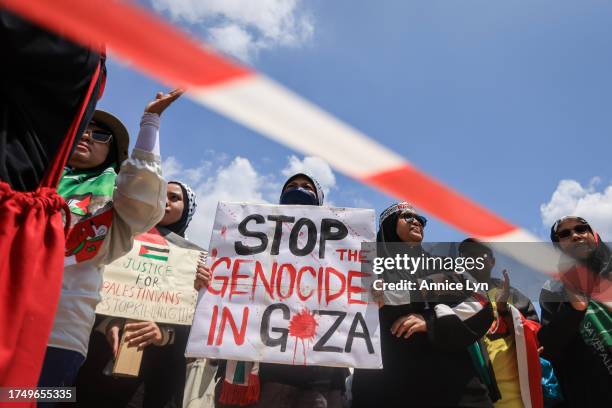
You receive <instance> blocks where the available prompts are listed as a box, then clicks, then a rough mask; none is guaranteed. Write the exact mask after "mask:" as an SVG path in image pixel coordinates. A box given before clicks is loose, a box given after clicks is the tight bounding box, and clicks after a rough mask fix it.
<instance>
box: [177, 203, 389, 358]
mask: <svg viewBox="0 0 612 408" xmlns="http://www.w3.org/2000/svg"><path fill="white" fill-rule="evenodd" d="M374 225H375V223H374V211H373V210H365V209H348V208H327V207H316V206H302V205H290V206H278V205H255V204H238V203H226V202H220V203H219V205H218V207H217V213H216V216H215V223H214V226H213V232H212V238H211V243H210V252H209V258H208V262H207V264H208V266H209V267H210V269H211V272H212V279H211V282H210V285H209V287H208V289H203V290H202V291H201V292H200V297H199V300H198V305H197V307H196V314H195V318H194V324H193V326H192V330H191V334H190V337H189V343H188V345H187V352H186V355H187V356H188V357H210V358H221V359H229V360H245V361H265V362H273V363H283V364H299V365H325V366H350V367H361V368H380V367H381V366H382V363H381V354H380V335H379V323H378V307H377V305H376V304H375V303H374V302H373V300H371V291H370V288H371V283H372V281H373V278H374V277H373V275H372V274H371V273H367V272H362V268H361V266H362V265H361V264H362V262H361V261H362V257H363V256H364V254H363V253H361V243H362V242H366V241H373V240H374V239H375V232H374Z"/></svg>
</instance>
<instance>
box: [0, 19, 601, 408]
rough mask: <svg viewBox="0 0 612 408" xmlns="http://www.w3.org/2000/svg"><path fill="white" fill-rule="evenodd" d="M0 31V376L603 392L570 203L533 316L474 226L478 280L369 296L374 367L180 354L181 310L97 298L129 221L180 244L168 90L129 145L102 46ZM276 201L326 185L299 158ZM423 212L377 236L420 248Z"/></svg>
mask: <svg viewBox="0 0 612 408" xmlns="http://www.w3.org/2000/svg"><path fill="white" fill-rule="evenodd" d="M0 38H1V39H2V40H1V41H0V47H1V49H2V55H3V56H4V57H5V58H4V59H3V63H2V64H0V70H1V72H2V74H1V75H0V81H1V85H0V93H1V98H0V231H1V233H0V330H1V331H2V335H0V386H6V387H8V386H13V387H16V386H21V387H24V386H31V387H34V386H39V387H68V386H76V387H77V388H76V389H77V402H76V404H78V405H80V406H83V407H90V406H101V407H128V406H129V407H179V406H189V407H193V406H205V405H204V404H205V401H204V399H203V398H200V399H198V398H197V397H198V396H199V397H202V396H203V394H204V392H205V390H206V389H207V388H208V387H209V385H210V388H211V389H212V390H213V394H214V397H213V400H214V406H216V407H220V408H221V407H223V408H227V407H262V408H266V407H269V408H277V407H278V408H285V407H286V408H294V407H300V408H301V407H304V408H307V407H308V408H310V407H321V408H324V407H327V408H340V407H347V406H350V407H355V408H358V407H379V406H380V407H411V406H414V407H426V406H439V407H450V406H461V407H491V406H495V407H523V406H525V407H543V406H550V407H552V406H559V407H562V406H567V407H585V406H588V407H599V406H608V407H610V406H612V317H611V309H610V308H611V306H610V304H611V303H610V302H606V301H605V299H604V300H602V299H601V298H600V297H598V296H596V295H597V294H601V293H604V292H605V289H606V288H609V282H610V279H611V277H610V273H611V272H612V253H611V251H610V248H609V247H608V246H607V245H606V244H605V243H604V242H603V241H602V238H601V237H600V236H599V235H598V234H597V232H596V231H595V230H594V229H593V228H592V226H591V225H590V224H589V222H588V221H587V220H585V219H583V218H580V217H577V216H573V215H568V216H566V217H564V218H561V219H560V220H558V221H557V222H555V223H554V225H553V226H552V227H551V232H550V239H551V241H552V242H553V244H554V245H555V246H556V247H557V248H558V249H559V251H560V253H561V254H562V256H561V261H560V263H559V272H562V273H560V274H559V275H558V276H557V277H555V278H554V279H552V278H551V279H550V280H549V281H548V282H547V283H546V284H545V286H544V288H542V292H541V298H540V302H539V303H540V307H541V315H540V316H538V314H537V312H536V308H535V307H534V305H533V304H532V302H531V301H530V300H529V298H527V297H526V296H525V295H524V294H522V293H521V291H520V290H518V289H517V288H515V287H513V286H512V285H511V284H510V273H509V272H508V271H506V270H504V271H503V272H502V276H503V279H495V278H493V277H492V271H493V270H494V268H495V254H494V252H493V251H492V249H491V248H490V247H489V246H487V245H486V244H484V243H482V242H479V241H478V240H476V239H473V238H467V239H466V240H464V241H463V242H462V243H461V245H460V246H459V252H460V254H461V255H462V256H469V257H481V258H483V259H484V260H485V261H484V264H485V268H484V269H483V270H481V271H479V272H478V273H475V274H474V275H473V276H472V278H473V279H474V280H476V281H478V282H486V283H488V284H489V290H488V291H485V292H478V291H464V292H457V293H453V294H452V295H448V296H437V297H434V298H427V297H424V298H415V297H411V296H406V295H405V294H402V293H391V292H390V293H384V294H382V301H381V302H380V308H379V320H380V343H381V353H382V361H383V368H382V369H359V368H357V369H355V370H349V368H348V367H325V366H305V365H282V364H271V363H266V362H260V363H256V362H248V361H224V360H217V361H211V360H209V361H205V360H195V361H193V360H187V359H186V358H185V348H186V344H187V339H188V336H189V326H185V325H171V324H161V323H159V324H158V323H155V322H146V321H144V322H126V321H125V319H121V318H115V317H112V316H104V315H99V314H96V305H97V304H98V302H99V301H100V289H101V286H102V276H103V273H104V266H105V265H108V264H110V263H111V262H112V261H115V260H117V259H120V258H121V257H122V256H125V254H126V253H127V252H128V251H129V250H130V249H131V247H132V245H133V242H134V238H135V237H137V236H138V235H139V234H142V233H145V232H147V231H150V230H151V229H152V228H154V229H155V231H157V232H158V233H160V234H162V235H164V236H167V235H169V234H172V235H173V236H176V237H178V238H176V239H177V242H179V245H185V246H189V245H190V243H189V242H188V240H186V239H185V238H184V237H185V232H186V230H187V229H188V226H189V223H190V221H191V219H192V217H193V215H194V212H195V208H196V197H195V194H194V192H193V190H192V189H191V188H190V186H188V185H186V184H185V183H182V182H179V181H170V182H167V181H166V180H164V178H163V174H162V169H161V151H162V149H161V148H160V119H161V116H162V113H163V112H164V111H165V110H166V109H167V108H168V107H169V106H170V105H171V104H172V103H173V102H174V101H175V100H177V98H179V97H180V96H181V94H182V91H181V90H175V91H172V92H170V93H167V94H166V93H158V94H157V95H156V97H155V98H154V100H153V101H152V102H150V103H149V104H147V105H146V107H145V110H144V114H143V116H142V119H141V122H140V132H139V134H138V136H137V139H136V142H135V145H134V148H133V149H132V151H131V154H130V153H129V152H128V146H129V135H128V131H127V129H126V127H125V125H124V124H123V123H122V122H121V120H120V119H119V118H117V117H115V116H114V115H113V114H111V113H109V112H104V111H101V110H96V108H95V106H96V103H97V101H98V100H99V99H100V98H101V97H102V95H103V92H104V87H105V83H106V76H107V72H106V67H105V60H106V57H105V55H104V52H103V51H100V48H99V47H98V48H95V47H94V48H92V49H87V48H83V47H80V46H78V45H76V44H73V43H71V42H70V41H67V40H65V39H63V38H61V37H59V36H57V35H55V34H51V33H49V32H46V31H44V30H41V29H39V28H37V27H36V26H33V25H31V24H30V23H28V22H26V21H24V20H22V19H20V18H18V17H16V16H15V15H12V14H11V13H8V12H6V11H2V10H0ZM96 49H97V50H98V51H95V50H96ZM279 204H281V205H295V204H300V205H311V206H323V205H324V194H323V190H322V189H321V188H320V186H319V183H318V182H317V180H315V179H314V178H313V177H311V176H309V175H307V174H302V173H298V174H295V175H293V176H291V177H290V178H289V179H288V180H287V181H286V183H285V184H284V185H283V187H282V189H281V191H280V199H279ZM209 216H211V217H212V216H213V214H210V215H209ZM610 216H611V217H612V214H610ZM474 222H477V220H474ZM426 224H427V219H426V218H425V217H424V216H423V215H422V214H419V212H418V211H417V210H416V209H415V208H414V207H412V206H411V205H410V204H409V203H407V202H401V203H397V204H394V205H392V206H390V207H389V208H387V209H386V210H385V211H384V212H383V213H382V214H381V215H380V219H379V230H378V234H377V242H378V244H379V250H382V251H385V252H387V254H386V255H387V256H394V255H396V254H398V253H401V254H408V255H409V256H416V257H418V256H421V255H423V254H426V251H425V249H424V248H423V246H422V245H421V243H422V242H423V239H424V235H425V228H426ZM205 258H206V252H205V251H203V252H202V254H201V258H200V261H199V262H198V264H197V265H195V266H194V271H193V273H194V288H195V289H196V290H201V289H203V288H205V287H206V286H207V285H208V283H209V280H210V278H211V273H210V270H209V269H208V268H207V267H206V266H205ZM382 279H383V280H384V281H386V282H394V281H399V280H401V279H408V280H410V279H428V280H432V281H436V280H443V279H448V275H444V276H442V275H440V274H438V273H436V272H431V271H424V270H419V271H417V273H416V274H410V275H406V276H403V275H402V273H401V271H395V272H394V273H390V272H384V273H383V274H382ZM455 279H463V277H461V275H456V276H455ZM602 288H603V289H602ZM374 295H375V296H378V295H380V294H374ZM124 334H125V336H124V337H125V341H127V342H128V344H129V346H131V347H137V348H139V349H142V350H144V352H143V359H142V365H141V371H140V375H139V376H138V377H137V378H122V377H112V376H110V375H108V364H109V362H111V361H112V360H113V359H114V358H115V357H116V356H117V353H118V349H119V344H120V340H121V337H122V336H123V335H124ZM195 370H201V371H202V372H204V375H195V374H194V372H195ZM236 372H241V373H242V380H241V381H240V383H239V384H238V385H239V386H238V387H236V381H235V373H236ZM206 373H208V375H207V374H206ZM200 374H202V373H200ZM230 375H231V377H232V378H230ZM194 382H195V383H194ZM194 390H195V391H194ZM194 393H195V395H196V398H195V399H193V398H192V396H193V394H194ZM194 401H195V402H194ZM198 404H201V405H198Z"/></svg>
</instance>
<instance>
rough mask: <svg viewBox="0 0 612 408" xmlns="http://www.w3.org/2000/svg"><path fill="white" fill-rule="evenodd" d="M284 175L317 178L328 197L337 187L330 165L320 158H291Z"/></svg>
mask: <svg viewBox="0 0 612 408" xmlns="http://www.w3.org/2000/svg"><path fill="white" fill-rule="evenodd" d="M282 173H283V176H285V177H291V176H293V175H294V174H296V173H305V174H308V175H309V176H312V177H314V178H316V179H317V181H318V182H319V184H321V188H322V189H323V193H325V195H326V196H327V195H328V194H329V190H330V189H331V188H333V187H335V185H336V176H334V172H333V171H332V169H331V167H329V164H327V162H326V161H325V160H323V159H321V158H320V157H313V156H308V157H304V160H300V159H299V158H297V157H296V156H290V157H289V162H288V163H287V166H286V167H285V168H284V169H283V171H282ZM326 204H327V205H329V204H328V203H326Z"/></svg>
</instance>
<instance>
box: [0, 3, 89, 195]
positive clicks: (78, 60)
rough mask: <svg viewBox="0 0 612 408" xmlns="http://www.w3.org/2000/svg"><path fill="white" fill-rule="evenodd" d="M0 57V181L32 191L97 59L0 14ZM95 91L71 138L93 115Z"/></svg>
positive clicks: (59, 142) (71, 117)
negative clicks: (0, 61) (77, 128)
mask: <svg viewBox="0 0 612 408" xmlns="http://www.w3.org/2000/svg"><path fill="white" fill-rule="evenodd" d="M0 59H1V60H2V63H0V180H2V181H5V182H7V183H8V184H9V185H10V186H11V187H12V188H13V189H14V190H17V191H32V190H35V189H36V188H37V187H38V186H39V184H40V182H41V180H42V178H43V176H44V174H45V171H46V169H47V167H48V166H49V164H50V163H51V161H52V160H53V158H54V157H55V154H56V153H57V151H58V149H59V147H60V146H61V145H62V144H63V142H64V140H65V139H66V137H67V136H68V131H69V128H70V126H71V124H72V122H73V121H74V120H75V118H76V117H78V110H79V107H80V106H81V105H82V103H83V101H84V99H85V97H86V93H87V90H88V88H89V85H90V83H91V80H92V78H93V75H94V73H95V71H96V68H97V66H98V64H99V63H100V55H99V54H97V53H95V52H93V51H90V50H88V49H85V48H83V47H80V46H77V45H76V44H74V43H72V42H69V41H67V40H65V39H62V38H60V37H58V36H56V35H54V34H51V33H49V32H46V31H43V30H41V29H40V28H38V27H36V26H34V25H32V24H30V23H28V22H26V21H24V20H22V19H21V18H19V17H16V16H15V15H13V14H11V13H9V12H7V11H4V10H0ZM99 87H100V82H99V81H98V83H97V84H96V88H95V89H94V92H93V94H92V97H91V98H90V99H89V100H88V101H87V108H86V112H85V115H84V116H83V117H82V119H81V121H80V125H79V130H78V132H77V135H81V134H82V133H83V130H84V129H85V126H86V124H87V123H88V122H89V119H90V118H91V116H92V115H93V111H94V109H95V104H96V100H97V95H98V92H99ZM78 139H79V137H77V138H76V139H75V142H76V141H78ZM73 145H74V144H73Z"/></svg>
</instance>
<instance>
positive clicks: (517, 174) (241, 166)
mask: <svg viewBox="0 0 612 408" xmlns="http://www.w3.org/2000/svg"><path fill="white" fill-rule="evenodd" d="M140 3H141V4H142V5H144V6H146V7H148V8H150V9H151V10H154V11H155V12H156V13H158V14H160V15H162V16H163V17H164V18H166V19H167V20H168V21H170V22H172V23H173V24H176V25H178V26H180V27H182V28H183V29H185V30H188V31H190V32H191V33H192V34H193V35H195V36H197V37H199V38H200V39H202V40H206V41H208V42H212V43H215V44H216V45H218V46H220V47H223V48H224V51H226V52H228V53H233V54H234V55H236V56H238V57H239V58H242V59H243V60H244V61H245V62H246V63H247V64H249V65H250V66H252V67H254V68H255V69H257V70H259V71H262V72H264V73H265V74H267V75H268V76H270V77H272V78H274V79H276V80H277V81H278V82H280V83H282V84H284V85H285V86H287V87H289V88H290V89H292V90H294V91H295V92H297V93H299V94H300V95H302V96H304V97H305V98H307V99H309V100H310V101H313V102H315V103H316V104H318V105H319V106H321V107H322V108H324V109H325V110H327V111H329V112H331V113H332V114H334V115H336V116H338V117H339V118H340V119H342V120H344V121H346V122H347V123H349V124H351V125H352V126H354V127H356V128H358V129H359V130H361V131H363V132H365V133H366V134H368V135H370V136H371V137H373V138H375V139H376V140H378V141H379V142H381V143H382V144H384V145H386V146H388V147H390V148H392V149H394V150H395V151H396V152H398V153H400V154H401V155H402V156H404V157H406V158H407V159H408V160H410V161H411V162H412V163H414V164H416V165H417V166H418V167H419V168H421V169H422V170H425V171H426V172H428V173H429V174H431V175H433V176H435V177H437V178H438V179H440V180H442V181H443V182H445V183H447V184H448V185H450V186H452V187H453V188H455V189H457V190H459V191H460V192H462V193H463V194H466V195H467V196H469V197H471V198H472V199H474V200H476V201H478V202H480V203H482V204H483V205H485V206H486V207H488V208H490V209H492V210H493V211H495V212H497V213H498V214H500V215H502V216H504V217H505V218H507V219H509V220H510V221H512V222H513V223H516V224H518V225H521V226H523V227H525V228H527V229H529V230H531V231H532V232H534V233H536V234H537V235H540V236H543V237H546V235H547V232H546V228H545V227H544V222H546V224H548V222H550V219H553V218H555V217H556V216H557V215H561V214H563V215H564V213H566V212H578V213H580V214H581V215H583V216H585V217H587V218H590V219H591V220H592V222H593V223H594V224H595V225H596V226H597V227H598V228H599V229H600V230H602V231H603V234H602V235H604V238H607V239H608V240H610V239H611V237H612V172H611V171H610V169H611V163H612V162H611V152H612V149H611V148H612V121H611V120H610V118H611V116H610V109H611V104H612V76H611V75H610V73H612V48H611V47H610V38H612V3H611V2H607V1H589V0H583V1H580V2H575V1H558V0H557V1H555V0H546V1H544V0H540V1H533V0H531V1H527V0H515V1H490V0H482V1H449V0H447V1H436V0H427V1H412V0H410V1H408V0H398V1H382V2H381V1H348V0H335V1H331V0H313V1H298V0H259V1H248V0H245V1H239V0H225V1H224V2H219V1H214V0H152V1H151V2H148V1H140ZM221 4H222V5H221ZM245 5H247V6H245ZM241 6H244V7H241ZM245 7H246V8H248V10H246V11H245ZM151 35H154V33H152V34H151ZM160 58H163V56H160ZM159 89H164V90H165V89H168V88H167V87H166V86H164V85H161V84H159V83H157V82H155V81H153V80H151V79H149V78H147V77H145V76H143V75H141V74H140V73H138V72H137V71H135V70H133V69H132V68H130V67H129V65H126V64H124V63H120V62H118V61H117V60H116V59H115V60H113V59H112V58H111V62H110V65H109V79H108V83H107V89H106V94H105V96H104V98H103V100H102V101H101V103H100V105H99V106H100V107H101V108H102V109H106V110H109V111H111V112H113V113H115V114H117V115H118V116H119V117H120V118H122V119H123V120H124V121H125V123H126V125H127V126H128V128H129V129H130V133H131V135H132V138H133V139H135V135H136V134H137V133H136V132H137V129H138V121H139V117H140V114H141V112H142V109H143V107H144V105H145V104H146V102H147V101H148V100H150V99H151V98H152V97H153V96H154V94H155V92H156V91H157V90H159ZM161 138H162V142H161V146H162V155H163V156H164V159H166V160H167V159H168V158H169V157H172V158H173V159H170V161H169V162H168V161H166V169H167V170H168V171H169V173H170V175H171V176H174V178H176V177H178V178H182V179H186V180H187V181H189V182H192V183H193V184H195V185H196V188H197V190H198V193H199V195H200V202H201V203H202V204H201V206H200V207H201V208H200V211H198V213H197V217H198V219H199V221H196V222H195V223H194V228H193V230H192V232H191V238H192V239H194V240H195V241H196V242H199V243H202V244H205V243H207V241H208V238H209V237H208V236H207V234H209V231H210V224H211V223H212V218H213V217H214V202H216V200H218V199H241V200H249V199H253V200H255V201H270V202H273V201H275V200H277V193H278V190H279V188H280V185H281V183H282V181H283V178H284V176H283V171H284V173H285V174H288V173H289V171H290V169H291V168H293V169H297V168H300V166H306V168H308V169H311V168H314V170H313V171H314V172H315V173H317V174H322V175H323V178H324V179H325V180H324V181H325V183H324V184H326V185H327V186H328V188H329V198H330V199H331V201H332V203H333V204H334V205H337V206H347V207H354V206H359V207H362V206H366V207H373V208H375V209H376V210H377V212H380V211H381V210H382V209H384V208H385V207H386V206H387V205H389V204H390V203H392V202H393V199H392V198H390V197H388V196H385V195H383V194H380V193H378V192H376V191H374V190H372V189H370V188H368V187H365V186H362V185H361V184H359V183H357V182H355V181H353V180H351V179H349V178H347V177H345V176H343V175H341V174H339V173H336V172H334V173H333V175H332V174H331V173H329V169H327V168H326V165H325V163H322V162H320V161H317V160H316V159H307V160H306V161H305V162H304V161H303V160H304V158H303V157H302V156H300V155H299V153H296V152H293V151H291V150H289V149H287V148H285V147H284V146H281V145H278V144H276V143H275V142H273V141H271V140H269V139H266V138H265V137H263V136H261V135H259V134H257V133H254V132H252V131H250V130H248V129H246V128H244V127H242V126H241V125H238V124H236V123H234V122H231V121H229V120H227V119H225V118H224V117H222V116H219V115H217V114H215V113H212V112H210V111H207V110H206V109H204V108H202V107H200V106H198V105H196V104H195V103H193V102H191V101H189V100H188V99H186V98H184V99H182V100H179V101H178V102H177V103H176V104H175V105H173V106H172V107H171V108H169V110H168V111H167V112H166V113H164V115H163V117H162V129H161ZM132 142H133V141H132ZM132 144H133V143H132ZM292 155H295V156H296V157H295V158H293V159H291V160H290V157H291V156H292ZM237 157H239V158H238V159H237ZM594 178H595V179H594ZM562 180H566V181H565V182H563V183H561V184H560V182H561V181H562ZM553 194H555V196H553ZM542 204H548V206H547V207H546V208H545V209H544V211H541V208H540V207H541V205H542ZM426 238H427V239H428V240H432V241H450V240H459V239H462V238H463V234H462V233H460V232H458V231H456V230H454V229H452V228H451V227H449V226H446V225H445V224H442V223H440V222H437V221H435V220H432V221H431V224H429V225H428V228H427V231H426Z"/></svg>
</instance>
